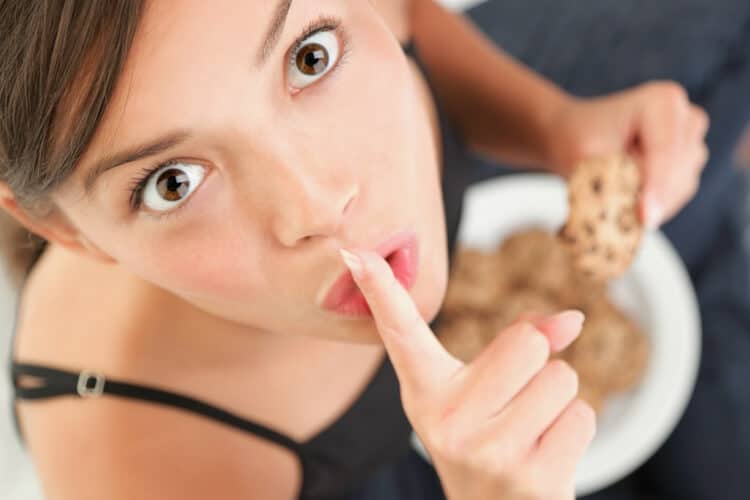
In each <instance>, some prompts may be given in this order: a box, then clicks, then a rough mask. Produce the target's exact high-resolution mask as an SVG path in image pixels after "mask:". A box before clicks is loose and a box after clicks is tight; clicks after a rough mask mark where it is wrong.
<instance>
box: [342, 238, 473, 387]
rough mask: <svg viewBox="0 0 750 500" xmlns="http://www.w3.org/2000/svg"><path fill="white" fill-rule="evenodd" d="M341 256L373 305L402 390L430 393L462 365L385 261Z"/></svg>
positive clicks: (351, 254)
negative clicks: (426, 320) (421, 313)
mask: <svg viewBox="0 0 750 500" xmlns="http://www.w3.org/2000/svg"><path fill="white" fill-rule="evenodd" d="M341 255H342V257H343V259H344V262H345V263H346V265H347V267H348V268H349V270H350V271H351V273H352V277H353V278H354V281H355V283H356V284H357V286H358V287H359V289H360V291H361V292H362V295H364V297H365V300H367V304H368V305H369V306H370V311H371V312H372V315H373V318H374V319H375V326H376V327H377V330H378V333H379V334H380V337H381V339H382V340H383V344H384V345H385V348H386V350H387V351H388V355H389V357H390V358H391V363H392V364H393V367H394V369H395V371H396V375H397V376H398V379H399V382H400V384H401V386H402V389H406V390H407V391H409V392H411V393H412V394H414V393H419V392H421V391H425V390H428V391H429V389H430V388H431V387H435V386H436V385H437V384H439V383H440V381H442V380H445V379H446V378H447V377H449V376H450V375H452V374H453V373H454V372H455V371H456V370H457V369H458V368H460V367H461V366H462V363H461V362H460V361H459V360H457V359H455V358H454V357H453V356H451V355H450V354H449V353H448V351H446V350H445V349H444V348H443V346H442V344H441V343H440V341H439V340H438V339H437V337H436V336H435V334H434V333H433V332H432V330H431V329H430V327H429V326H428V325H427V323H425V321H424V319H423V318H422V316H421V315H420V313H419V311H418V310H417V307H416V305H415V304H414V301H413V300H412V298H411V296H410V295H409V293H408V292H407V291H406V289H405V288H404V287H403V286H402V285H401V283H399V282H398V280H396V278H395V276H394V275H393V271H392V270H391V267H390V266H389V265H388V263H387V262H386V261H385V259H383V258H382V257H381V256H380V255H378V254H376V253H375V252H369V251H354V250H352V251H347V250H341Z"/></svg>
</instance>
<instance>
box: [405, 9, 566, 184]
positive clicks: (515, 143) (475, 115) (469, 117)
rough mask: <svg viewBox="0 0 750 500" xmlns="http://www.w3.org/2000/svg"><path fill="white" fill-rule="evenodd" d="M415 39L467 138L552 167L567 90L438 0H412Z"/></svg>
mask: <svg viewBox="0 0 750 500" xmlns="http://www.w3.org/2000/svg"><path fill="white" fill-rule="evenodd" d="M411 9H412V11H411V23H412V33H413V38H414V42H415V44H416V45H417V47H418V49H419V53H420V56H421V57H422V59H423V61H424V63H425V66H426V67H427V69H428V71H429V73H430V75H431V77H432V79H433V80H434V85H435V89H436V92H437V94H438V96H439V98H440V101H441V103H443V105H444V107H445V109H446V111H447V113H448V114H449V115H450V117H451V118H452V119H453V120H454V121H455V122H456V124H457V126H458V128H459V130H460V131H461V133H462V135H463V137H464V139H465V140H466V142H467V144H468V145H469V146H470V147H471V148H473V149H475V150H476V151H478V152H479V153H482V154H484V155H486V156H489V157H490V158H492V159H495V160H497V161H504V162H508V163H512V164H515V165H523V166H531V167H542V168H549V169H552V168H553V167H552V166H551V164H550V154H549V149H550V141H551V140H552V137H551V135H552V132H551V130H550V125H549V124H550V122H551V121H552V118H553V116H554V114H555V113H556V112H557V110H558V109H559V108H560V106H561V105H562V104H563V103H564V102H565V101H566V100H568V99H570V96H569V95H568V94H566V93H565V92H564V91H562V90H561V89H559V88H558V87H556V86H555V85H554V84H552V83H551V82H549V81H547V80H545V79H544V78H542V77H540V76H539V75H537V74H536V73H534V72H533V71H531V70H530V69H528V68H526V67H525V66H523V65H522V64H521V63H519V62H517V61H515V60H514V59H513V58H512V57H511V56H509V55H508V54H506V53H504V52H503V51H502V50H501V49H499V48H497V47H496V46H495V45H494V44H493V43H492V41H490V40H489V39H487V38H486V37H485V36H484V35H483V34H482V33H481V32H480V31H479V30H478V29H477V28H476V27H475V26H473V25H472V24H471V22H470V21H469V20H468V19H466V18H465V17H463V16H460V15H456V14H454V13H452V12H449V11H447V10H445V9H444V8H442V7H441V6H439V5H438V4H437V3H436V2H435V0H412V5H411Z"/></svg>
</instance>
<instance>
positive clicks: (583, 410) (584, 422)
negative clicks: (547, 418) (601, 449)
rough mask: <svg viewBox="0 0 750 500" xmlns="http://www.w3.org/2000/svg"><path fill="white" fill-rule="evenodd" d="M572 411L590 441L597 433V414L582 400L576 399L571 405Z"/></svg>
mask: <svg viewBox="0 0 750 500" xmlns="http://www.w3.org/2000/svg"><path fill="white" fill-rule="evenodd" d="M571 411H572V413H573V416H574V417H575V419H576V420H577V421H578V422H579V424H580V425H581V429H582V430H583V431H584V434H585V435H586V436H587V437H588V438H589V439H590V437H592V436H593V435H594V434H595V433H596V412H595V411H594V409H593V408H592V407H591V405H590V404H588V403H587V402H585V401H583V400H582V399H576V400H575V401H574V402H573V404H572V405H571Z"/></svg>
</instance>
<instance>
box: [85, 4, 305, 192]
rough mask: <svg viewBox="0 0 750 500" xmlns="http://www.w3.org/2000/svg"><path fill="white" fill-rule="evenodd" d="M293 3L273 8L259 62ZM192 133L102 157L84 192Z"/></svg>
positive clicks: (168, 136) (174, 134)
mask: <svg viewBox="0 0 750 500" xmlns="http://www.w3.org/2000/svg"><path fill="white" fill-rule="evenodd" d="M292 2H293V0H279V3H278V4H276V9H275V10H274V15H273V17H272V18H271V23H270V25H269V27H268V30H267V31H266V36H265V37H264V38H263V43H262V44H261V46H260V49H259V50H258V55H257V57H256V60H257V64H258V65H263V64H264V63H265V62H266V61H267V60H268V56H269V55H270V54H271V53H272V52H273V50H274V48H276V45H278V43H279V40H280V38H281V33H282V32H283V31H284V25H285V24H286V19H287V17H288V16H289V10H290V9H291V8H292ZM191 135H192V134H191V133H190V132H188V131H186V130H176V131H173V132H170V133H167V134H165V135H163V136H161V137H160V138H158V139H156V140H154V141H151V142H148V143H146V144H140V145H137V146H134V147H132V148H129V149H127V150H125V151H123V152H120V153H115V154H113V155H109V156H106V157H104V158H102V159H101V160H99V161H97V162H96V163H95V164H94V166H93V168H91V169H90V170H89V172H88V173H87V174H86V177H85V178H84V181H83V191H84V193H85V195H86V196H90V195H91V192H92V190H93V187H94V183H95V182H96V180H97V179H98V178H99V177H100V176H101V175H102V174H104V173H105V172H107V171H109V170H112V169H113V168H115V167H119V166H120V165H123V164H126V163H131V162H134V161H138V160H142V159H144V158H147V157H149V156H155V155H158V154H161V153H163V152H164V151H167V150H169V149H171V148H173V147H175V146H177V145H179V144H181V143H182V142H185V141H186V140H188V139H189V138H190V137H191Z"/></svg>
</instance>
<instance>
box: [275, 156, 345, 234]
mask: <svg viewBox="0 0 750 500" xmlns="http://www.w3.org/2000/svg"><path fill="white" fill-rule="evenodd" d="M306 167H307V168H306ZM284 171H285V175H282V176H280V177H279V180H280V181H281V182H280V183H279V191H278V192H279V196H275V198H276V200H277V201H276V203H275V210H274V212H275V217H273V219H272V232H273V233H274V235H275V237H276V239H277V240H278V241H279V243H280V244H281V245H283V246H285V247H289V248H292V247H295V246H297V245H299V244H301V243H303V242H306V241H309V240H311V239H316V238H324V237H336V236H340V233H341V231H342V230H343V226H344V223H345V221H346V220H347V218H348V215H349V214H350V212H351V210H352V208H353V206H354V204H355V201H356V200H357V199H358V197H359V186H358V185H357V184H356V183H355V182H351V181H350V182H347V181H341V180H340V179H341V178H342V176H341V175H337V174H338V173H340V170H339V172H332V171H331V169H328V170H327V171H324V172H322V173H321V172H320V169H313V168H310V165H303V166H302V167H299V168H298V167H295V168H286V169H284ZM315 172H317V174H316V173H315ZM337 179H338V180H337Z"/></svg>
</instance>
